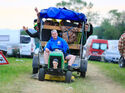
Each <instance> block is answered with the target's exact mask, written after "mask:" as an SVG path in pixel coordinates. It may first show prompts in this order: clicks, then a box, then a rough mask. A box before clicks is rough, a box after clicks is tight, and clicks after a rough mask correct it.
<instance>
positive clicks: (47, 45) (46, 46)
mask: <svg viewBox="0 0 125 93" xmlns="http://www.w3.org/2000/svg"><path fill="white" fill-rule="evenodd" d="M44 50H45V51H46V50H47V51H49V50H51V44H50V40H49V41H48V42H47V44H46V45H45V47H44Z"/></svg>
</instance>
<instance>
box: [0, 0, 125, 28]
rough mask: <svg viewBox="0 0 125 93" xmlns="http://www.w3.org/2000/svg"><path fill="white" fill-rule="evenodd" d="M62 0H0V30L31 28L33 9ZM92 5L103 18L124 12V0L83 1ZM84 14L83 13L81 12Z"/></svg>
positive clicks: (34, 16) (53, 4) (48, 5)
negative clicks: (117, 11) (108, 13)
mask: <svg viewBox="0 0 125 93" xmlns="http://www.w3.org/2000/svg"><path fill="white" fill-rule="evenodd" d="M60 1H62V0H0V29H6V28H7V29H21V28H22V26H27V27H28V28H32V27H33V20H34V19H35V18H36V13H35V11H34V8H35V7H37V8H38V9H39V10H41V9H44V8H48V7H52V6H55V5H56V3H58V2H60ZM85 1H86V2H92V3H93V5H94V6H93V9H92V10H93V11H97V12H99V13H100V14H101V15H102V16H103V17H104V16H105V15H106V13H107V12H108V11H109V10H112V9H118V10H119V11H125V0H85ZM83 13H84V11H83Z"/></svg>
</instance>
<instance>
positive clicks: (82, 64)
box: [80, 59, 87, 77]
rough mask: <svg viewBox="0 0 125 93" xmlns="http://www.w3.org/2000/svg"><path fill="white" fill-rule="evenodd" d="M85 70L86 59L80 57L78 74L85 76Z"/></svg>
mask: <svg viewBox="0 0 125 93" xmlns="http://www.w3.org/2000/svg"><path fill="white" fill-rule="evenodd" d="M86 71H87V60H85V59H81V62H80V76H81V77H85V76H86Z"/></svg>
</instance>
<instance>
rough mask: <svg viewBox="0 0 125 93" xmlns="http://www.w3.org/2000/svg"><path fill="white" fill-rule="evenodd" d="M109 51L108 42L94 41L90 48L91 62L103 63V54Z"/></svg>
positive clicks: (102, 40)
mask: <svg viewBox="0 0 125 93" xmlns="http://www.w3.org/2000/svg"><path fill="white" fill-rule="evenodd" d="M106 49H108V40H104V39H93V40H92V42H91V45H90V48H89V60H98V61H101V56H102V53H103V52H104V51H105V50H106Z"/></svg>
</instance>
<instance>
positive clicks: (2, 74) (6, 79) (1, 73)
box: [0, 58, 32, 87]
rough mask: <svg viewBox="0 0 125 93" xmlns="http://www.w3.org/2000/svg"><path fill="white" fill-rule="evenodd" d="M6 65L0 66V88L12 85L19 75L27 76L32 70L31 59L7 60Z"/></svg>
mask: <svg viewBox="0 0 125 93" xmlns="http://www.w3.org/2000/svg"><path fill="white" fill-rule="evenodd" d="M7 60H8V62H9V64H8V65H0V87H2V86H5V85H7V84H8V83H12V82H13V81H15V80H16V79H17V78H18V77H19V76H20V75H23V74H28V73H30V72H31V69H32V59H27V58H22V59H19V58H7Z"/></svg>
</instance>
